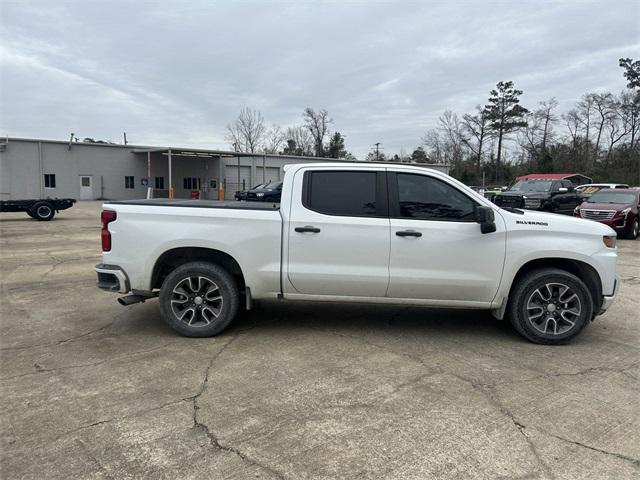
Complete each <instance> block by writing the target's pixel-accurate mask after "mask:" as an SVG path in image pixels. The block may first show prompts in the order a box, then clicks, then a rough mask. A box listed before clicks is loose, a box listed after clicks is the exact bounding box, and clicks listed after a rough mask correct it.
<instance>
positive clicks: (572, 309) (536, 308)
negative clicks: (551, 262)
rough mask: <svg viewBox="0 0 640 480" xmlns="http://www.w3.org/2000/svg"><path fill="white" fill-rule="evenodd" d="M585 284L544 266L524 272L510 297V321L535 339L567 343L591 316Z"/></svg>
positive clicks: (545, 341)
mask: <svg viewBox="0 0 640 480" xmlns="http://www.w3.org/2000/svg"><path fill="white" fill-rule="evenodd" d="M592 313H593V299H592V297H591V293H590V292H589V289H588V288H587V286H586V285H585V284H584V283H583V282H582V280H580V279H579V278H578V277H576V276H575V275H573V274H571V273H569V272H566V271H564V270H560V269H555V268H546V269H541V270H534V271H532V272H529V273H527V274H525V275H524V276H523V277H522V278H520V279H519V281H518V283H517V285H515V287H514V289H513V291H512V292H511V296H510V299H509V314H510V320H511V324H512V325H513V326H514V328H515V329H516V330H517V331H518V333H520V334H521V335H522V336H524V337H525V338H527V339H528V340H530V341H532V342H534V343H540V344H545V345H557V344H564V343H569V342H570V341H571V340H573V339H574V338H575V337H576V336H577V335H578V334H579V333H580V332H581V331H582V329H583V328H584V327H585V326H586V325H587V323H588V322H589V319H590V318H592Z"/></svg>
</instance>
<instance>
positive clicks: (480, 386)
mask: <svg viewBox="0 0 640 480" xmlns="http://www.w3.org/2000/svg"><path fill="white" fill-rule="evenodd" d="M312 328H313V327H312ZM318 330H319V331H323V332H328V333H330V334H334V335H337V336H341V337H345V338H349V339H353V340H356V341H359V342H361V343H364V344H366V345H370V346H373V347H376V348H380V349H382V350H386V351H388V352H390V353H394V354H396V355H399V356H403V357H406V358H409V359H411V360H413V361H415V362H417V363H419V364H421V365H423V366H425V367H426V368H427V369H429V370H431V371H433V370H434V367H432V366H430V365H427V364H426V363H425V362H424V361H423V360H422V359H421V358H419V357H416V356H414V355H411V354H408V353H406V352H397V351H395V350H394V349H393V348H389V347H386V346H384V345H379V344H376V343H374V342H370V341H368V340H366V339H364V338H360V337H357V336H353V335H346V334H341V333H339V332H335V331H331V330H321V329H318ZM637 365H638V362H636V363H634V364H632V365H630V366H628V367H625V368H623V369H613V368H609V367H593V368H588V369H585V370H581V371H579V372H571V373H562V374H555V375H554V374H543V375H540V376H538V377H535V378H532V379H528V380H522V382H526V381H532V380H540V379H543V378H551V377H562V376H576V375H586V374H589V373H595V372H599V371H613V372H618V373H623V374H624V373H625V372H626V371H627V370H630V369H632V368H635V367H636V366H637ZM435 369H436V370H438V371H439V372H440V373H441V374H443V375H449V376H452V377H455V378H457V379H459V380H461V381H463V382H466V383H468V384H469V385H471V387H472V388H473V389H474V390H476V391H477V392H480V393H481V394H482V395H483V396H484V397H485V398H486V399H487V400H489V403H490V404H491V405H492V406H493V407H494V408H496V409H497V410H498V411H500V412H501V413H502V414H503V415H505V416H506V417H507V418H508V419H509V420H510V421H511V422H512V423H513V425H514V426H515V427H516V428H517V429H518V431H519V432H520V434H521V435H522V436H523V438H524V439H525V441H526V443H527V445H528V446H529V450H530V451H531V453H532V454H533V456H534V457H535V458H536V460H538V462H539V465H540V467H541V469H542V473H543V474H545V475H547V476H549V477H550V478H552V479H553V478H555V476H554V474H553V473H552V472H551V470H550V468H549V466H548V465H547V464H546V463H545V462H544V461H543V460H542V458H541V457H540V454H539V452H538V451H537V449H536V447H535V445H534V444H533V442H532V441H531V439H530V438H529V437H528V435H527V434H526V431H525V430H527V429H533V430H535V431H537V432H539V433H540V434H542V435H547V436H550V437H553V438H557V439H558V440H562V441H564V442H568V443H571V444H573V445H576V446H580V447H583V448H585V449H588V450H591V451H595V452H599V453H602V454H605V455H611V456H614V457H616V458H618V459H621V460H625V461H627V462H630V463H631V464H633V465H635V466H639V465H640V460H639V459H636V458H633V457H629V456H627V455H624V454H619V453H616V452H609V451H607V450H602V449H599V448H596V447H591V446H589V445H586V444H583V443H580V442H577V441H573V440H569V439H566V438H563V437H560V436H557V435H554V434H551V433H547V432H544V431H541V430H539V429H537V428H535V427H528V426H526V425H524V424H522V423H521V422H519V421H518V420H517V419H516V417H515V415H514V414H513V413H512V412H511V411H509V410H508V409H507V408H506V407H505V406H504V405H502V403H501V402H500V401H499V400H498V399H497V398H496V397H495V395H493V394H491V393H490V392H489V391H487V390H488V389H493V388H494V387H496V386H499V385H504V384H506V383H516V382H518V381H514V382H504V383H499V384H485V383H479V382H477V381H475V380H473V379H471V378H468V377H465V376H463V375H459V374H456V373H453V372H449V371H447V370H445V369H444V368H442V367H435Z"/></svg>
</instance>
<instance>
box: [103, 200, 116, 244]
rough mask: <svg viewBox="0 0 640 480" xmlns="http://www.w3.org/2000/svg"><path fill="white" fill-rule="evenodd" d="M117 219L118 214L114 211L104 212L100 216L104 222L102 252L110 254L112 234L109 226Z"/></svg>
mask: <svg viewBox="0 0 640 480" xmlns="http://www.w3.org/2000/svg"><path fill="white" fill-rule="evenodd" d="M116 218H117V215H116V212H114V211H113V210H103V211H102V214H101V215H100V220H101V221H102V231H101V237H102V251H103V252H108V251H110V250H111V232H109V224H110V223H111V222H113V221H114V220H115V219H116Z"/></svg>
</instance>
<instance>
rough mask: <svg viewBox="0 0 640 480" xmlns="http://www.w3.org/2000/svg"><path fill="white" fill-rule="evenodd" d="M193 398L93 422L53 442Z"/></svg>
mask: <svg viewBox="0 0 640 480" xmlns="http://www.w3.org/2000/svg"><path fill="white" fill-rule="evenodd" d="M192 398H193V397H185V398H180V399H179V400H172V401H171V402H167V403H163V404H161V405H158V406H156V407H152V408H145V409H144V410H138V411H135V412H133V413H131V414H129V415H121V416H119V417H112V418H107V419H105V420H98V421H97V422H93V423H89V424H87V425H82V426H80V427H77V428H74V429H72V430H68V431H66V432H64V433H61V434H60V435H58V436H57V437H55V438H54V439H53V440H52V442H57V441H58V440H60V439H62V438H64V437H68V436H69V435H72V434H74V433H77V432H80V431H82V430H87V429H89V428H93V427H97V426H98V425H104V424H106V423H112V422H117V421H120V420H129V419H132V418H138V417H141V416H143V415H144V414H146V413H148V412H155V411H156V410H162V409H163V408H166V407H169V406H171V405H177V404H178V403H181V402H190V401H191V400H192Z"/></svg>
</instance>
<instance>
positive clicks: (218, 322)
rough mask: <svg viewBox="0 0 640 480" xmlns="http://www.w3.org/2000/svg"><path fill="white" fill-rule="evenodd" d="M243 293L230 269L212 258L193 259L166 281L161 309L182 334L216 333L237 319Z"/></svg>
mask: <svg viewBox="0 0 640 480" xmlns="http://www.w3.org/2000/svg"><path fill="white" fill-rule="evenodd" d="M239 297H240V295H239V293H238V287H237V285H236V282H235V280H234V278H233V277H232V276H231V275H230V274H229V273H228V272H227V271H226V270H224V269H223V268H221V267H219V266H218V265H214V264H211V263H208V262H190V263H186V264H184V265H181V266H179V267H178V268H176V269H175V270H174V271H172V272H171V273H170V274H169V275H168V276H167V278H166V279H165V280H164V282H163V283H162V288H161V289H160V298H159V300H160V312H161V314H162V318H163V319H164V320H165V322H167V323H168V324H169V326H170V327H171V328H173V329H174V330H175V331H177V332H178V333H180V334H182V335H185V336H187V337H212V336H214V335H217V334H219V333H220V332H222V331H223V330H224V329H225V328H226V327H227V326H228V325H229V324H230V323H231V321H232V320H233V319H234V317H235V316H236V313H237V311H238V306H239Z"/></svg>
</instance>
